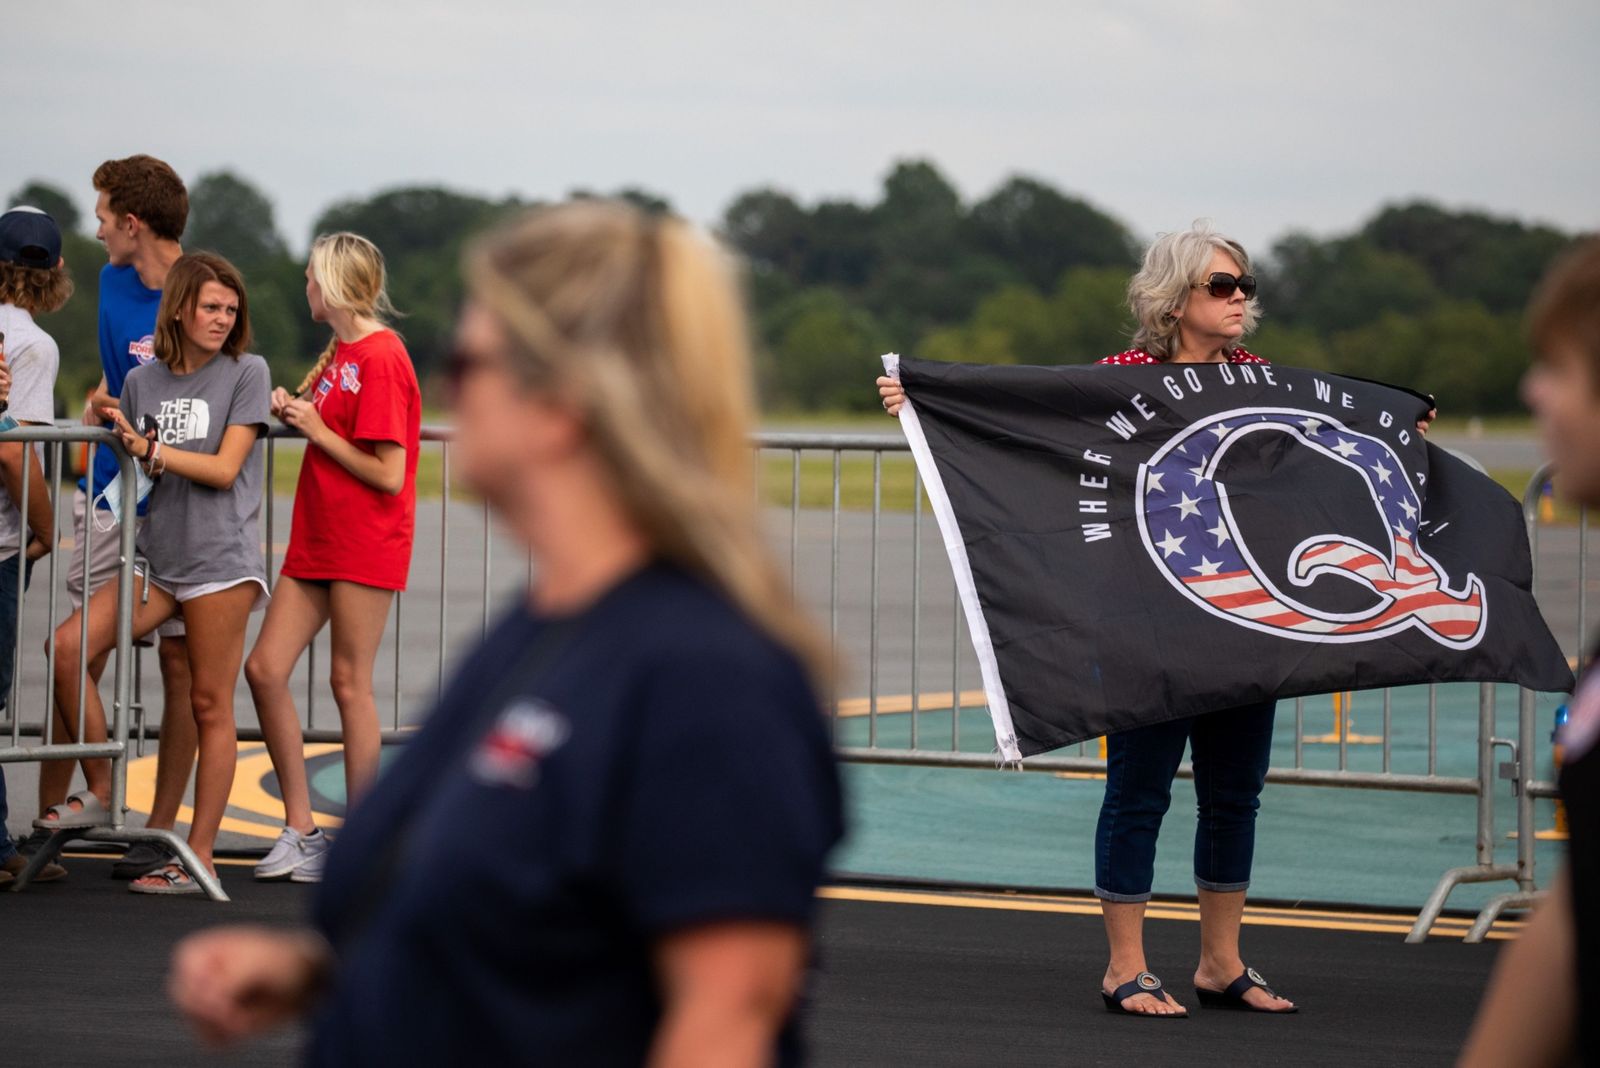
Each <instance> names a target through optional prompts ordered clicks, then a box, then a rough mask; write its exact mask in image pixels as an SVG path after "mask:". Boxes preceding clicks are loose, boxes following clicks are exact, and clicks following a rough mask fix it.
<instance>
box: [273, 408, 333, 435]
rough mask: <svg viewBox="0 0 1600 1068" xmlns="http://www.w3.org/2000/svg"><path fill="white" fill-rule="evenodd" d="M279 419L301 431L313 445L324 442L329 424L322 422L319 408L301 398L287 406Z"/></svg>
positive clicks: (279, 415) (280, 413)
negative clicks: (323, 438) (323, 437)
mask: <svg viewBox="0 0 1600 1068" xmlns="http://www.w3.org/2000/svg"><path fill="white" fill-rule="evenodd" d="M278 418H279V419H282V420H283V421H284V422H285V423H288V424H289V425H290V426H292V427H294V428H295V429H296V430H298V431H300V433H301V435H302V436H303V437H304V438H305V439H306V440H307V441H309V442H311V443H312V444H313V445H315V444H317V443H318V442H319V441H321V440H322V436H323V434H324V432H325V431H326V430H327V429H328V424H327V423H324V422H323V421H322V416H321V414H320V413H318V411H317V406H316V405H315V404H312V403H311V402H310V401H308V400H300V399H299V398H295V399H293V400H290V401H289V402H288V403H287V404H285V405H284V406H283V410H282V411H281V412H279V414H278Z"/></svg>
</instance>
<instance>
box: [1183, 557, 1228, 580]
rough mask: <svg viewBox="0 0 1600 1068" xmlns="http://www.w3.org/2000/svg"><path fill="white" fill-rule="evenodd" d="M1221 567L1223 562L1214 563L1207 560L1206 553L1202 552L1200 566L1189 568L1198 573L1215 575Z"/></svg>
mask: <svg viewBox="0 0 1600 1068" xmlns="http://www.w3.org/2000/svg"><path fill="white" fill-rule="evenodd" d="M1221 567H1222V564H1221V563H1212V562H1211V561H1210V560H1207V559H1206V558H1205V554H1203V553H1202V554H1201V556H1200V566H1199V567H1192V568H1190V569H1189V570H1191V571H1193V572H1194V573H1195V574H1196V575H1215V574H1216V573H1217V570H1218V569H1219V568H1221Z"/></svg>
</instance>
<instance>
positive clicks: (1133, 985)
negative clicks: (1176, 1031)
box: [1100, 972, 1189, 1020]
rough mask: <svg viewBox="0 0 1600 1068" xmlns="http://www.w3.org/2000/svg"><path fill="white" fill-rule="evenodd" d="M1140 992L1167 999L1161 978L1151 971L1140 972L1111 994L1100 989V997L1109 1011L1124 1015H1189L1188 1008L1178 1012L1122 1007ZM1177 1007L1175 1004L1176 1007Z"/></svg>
mask: <svg viewBox="0 0 1600 1068" xmlns="http://www.w3.org/2000/svg"><path fill="white" fill-rule="evenodd" d="M1139 994H1149V995H1150V996H1151V997H1153V998H1155V999H1156V1000H1157V1001H1160V1002H1165V1001H1166V1000H1167V991H1166V988H1165V987H1163V986H1162V985H1161V980H1160V979H1157V978H1156V977H1155V976H1154V975H1152V974H1150V973H1149V972H1140V973H1139V974H1138V975H1136V976H1134V977H1133V978H1132V979H1130V980H1128V981H1127V982H1126V983H1123V984H1122V985H1121V986H1119V987H1117V988H1116V989H1115V990H1113V991H1112V992H1111V993H1109V994H1107V993H1106V992H1105V991H1104V990H1102V991H1100V997H1101V998H1102V999H1104V1001H1105V1003H1106V1011H1107V1012H1112V1013H1117V1014H1119V1015H1122V1016H1148V1017H1149V1018H1150V1019H1152V1020H1182V1019H1186V1018H1187V1017H1188V1015H1189V1010H1188V1009H1182V1010H1180V1011H1178V1012H1135V1011H1134V1010H1132V1009H1125V1008H1123V1007H1122V1003H1123V1002H1124V1001H1125V1000H1127V999H1128V998H1131V997H1136V996H1137V995H1139ZM1176 1007H1177V1006H1174V1008H1176Z"/></svg>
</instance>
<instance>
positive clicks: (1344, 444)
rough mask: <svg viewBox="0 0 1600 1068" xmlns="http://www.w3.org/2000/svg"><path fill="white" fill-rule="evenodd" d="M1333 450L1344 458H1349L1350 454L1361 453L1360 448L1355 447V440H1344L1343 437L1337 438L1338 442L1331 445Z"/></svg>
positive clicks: (1356, 454)
mask: <svg viewBox="0 0 1600 1068" xmlns="http://www.w3.org/2000/svg"><path fill="white" fill-rule="evenodd" d="M1333 451H1334V452H1336V453H1338V454H1339V455H1340V456H1343V457H1344V458H1345V459H1346V460H1348V459H1350V457H1352V456H1359V455H1360V454H1361V450H1359V449H1357V448H1356V443H1355V442H1353V441H1346V440H1344V438H1340V439H1339V444H1337V445H1335V446H1334V447H1333Z"/></svg>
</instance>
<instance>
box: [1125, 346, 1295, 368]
mask: <svg viewBox="0 0 1600 1068" xmlns="http://www.w3.org/2000/svg"><path fill="white" fill-rule="evenodd" d="M1094 362H1095V363H1111V364H1122V365H1129V364H1142V363H1166V362H1167V361H1166V360H1163V359H1162V358H1161V357H1160V356H1152V355H1150V353H1148V352H1146V351H1144V349H1129V350H1128V351H1126V352H1119V353H1117V354H1116V355H1115V356H1107V357H1106V358H1105V359H1103V360H1096V361H1094ZM1228 362H1229V363H1266V362H1267V361H1266V360H1263V359H1262V358H1261V357H1260V356H1257V355H1255V354H1254V353H1251V352H1246V351H1245V350H1244V349H1234V350H1233V351H1232V352H1230V353H1228Z"/></svg>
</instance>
